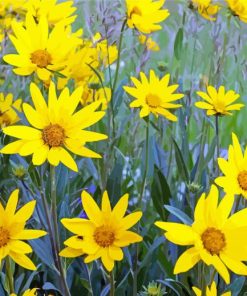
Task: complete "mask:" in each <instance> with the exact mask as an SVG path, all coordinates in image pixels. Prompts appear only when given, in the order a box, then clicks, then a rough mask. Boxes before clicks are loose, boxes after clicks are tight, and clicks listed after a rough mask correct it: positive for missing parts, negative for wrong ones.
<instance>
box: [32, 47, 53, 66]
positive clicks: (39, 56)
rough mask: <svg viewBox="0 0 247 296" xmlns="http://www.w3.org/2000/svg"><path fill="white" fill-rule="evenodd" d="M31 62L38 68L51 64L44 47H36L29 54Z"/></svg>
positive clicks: (49, 56)
mask: <svg viewBox="0 0 247 296" xmlns="http://www.w3.org/2000/svg"><path fill="white" fill-rule="evenodd" d="M31 62H32V63H33V64H36V65H37V66H38V67H40V68H45V67H46V66H48V65H49V64H51V55H50V54H49V52H47V51H46V50H45V49H44V50H43V49H38V50H36V51H35V52H33V53H32V54H31Z"/></svg>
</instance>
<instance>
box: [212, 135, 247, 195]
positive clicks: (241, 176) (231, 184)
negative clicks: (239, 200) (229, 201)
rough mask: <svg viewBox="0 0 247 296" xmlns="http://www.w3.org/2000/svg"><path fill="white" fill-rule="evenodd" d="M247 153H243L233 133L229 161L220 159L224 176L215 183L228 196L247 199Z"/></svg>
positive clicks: (219, 162)
mask: <svg viewBox="0 0 247 296" xmlns="http://www.w3.org/2000/svg"><path fill="white" fill-rule="evenodd" d="M246 163H247V153H246V152H245V153H242V149H241V146H240V144H239V141H238V138H237V136H236V135H235V134H234V133H232V145H230V146H229V149H228V160H225V159H224V158H218V164H219V167H220V170H221V171H222V173H223V174H224V175H223V176H220V177H218V178H216V179H215V183H216V184H217V185H219V186H221V187H223V188H224V191H225V192H226V193H227V194H239V195H243V196H244V197H245V198H247V168H246Z"/></svg>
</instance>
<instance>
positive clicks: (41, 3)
mask: <svg viewBox="0 0 247 296" xmlns="http://www.w3.org/2000/svg"><path fill="white" fill-rule="evenodd" d="M73 2H74V1H65V2H61V3H57V0H28V1H26V3H25V5H24V9H25V10H26V11H27V13H30V14H31V15H32V16H33V17H34V18H35V19H36V20H39V19H40V17H41V16H45V17H46V18H47V20H48V23H49V25H52V26H54V25H56V24H63V25H65V26H66V25H70V24H72V23H73V22H74V20H75V19H76V15H72V14H73V13H74V12H75V11H76V7H74V6H73V4H74V3H73Z"/></svg>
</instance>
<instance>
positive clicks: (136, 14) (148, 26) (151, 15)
mask: <svg viewBox="0 0 247 296" xmlns="http://www.w3.org/2000/svg"><path fill="white" fill-rule="evenodd" d="M164 3H165V0H157V1H153V0H126V7H127V24H128V26H129V27H130V28H135V29H137V30H138V31H140V32H142V33H144V34H149V33H152V32H154V31H157V30H160V29H161V28H162V27H161V26H160V25H158V23H160V22H162V21H164V20H165V19H166V18H167V17H168V16H169V15H170V13H169V11H168V10H167V9H161V8H162V7H163V5H164Z"/></svg>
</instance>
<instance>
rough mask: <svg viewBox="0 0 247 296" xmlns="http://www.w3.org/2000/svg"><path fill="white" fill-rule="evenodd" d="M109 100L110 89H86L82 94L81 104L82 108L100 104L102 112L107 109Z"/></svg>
mask: <svg viewBox="0 0 247 296" xmlns="http://www.w3.org/2000/svg"><path fill="white" fill-rule="evenodd" d="M110 100H111V89H110V88H109V87H105V88H98V89H94V88H89V87H86V88H85V90H84V92H83V94H82V99H81V103H82V105H83V106H86V105H88V104H91V103H93V102H101V110H103V111H104V110H106V109H107V106H108V103H109V102H110Z"/></svg>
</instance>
